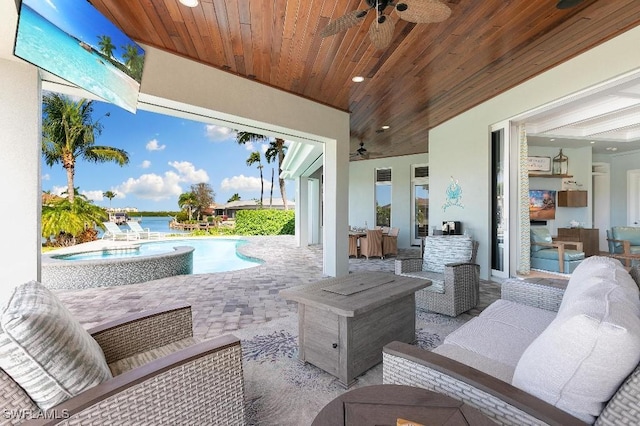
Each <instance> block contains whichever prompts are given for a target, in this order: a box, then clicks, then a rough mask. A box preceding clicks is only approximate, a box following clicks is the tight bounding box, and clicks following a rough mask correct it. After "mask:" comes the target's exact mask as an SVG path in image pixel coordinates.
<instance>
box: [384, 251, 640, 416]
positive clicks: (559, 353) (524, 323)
mask: <svg viewBox="0 0 640 426" xmlns="http://www.w3.org/2000/svg"><path fill="white" fill-rule="evenodd" d="M638 275H639V274H638V270H637V269H632V271H631V274H629V273H627V272H626V271H625V270H624V268H623V267H622V265H621V264H620V262H619V261H617V260H615V259H611V258H607V257H599V256H593V257H590V258H588V259H586V260H585V261H584V262H582V263H581V265H580V266H579V267H578V268H577V269H576V270H575V271H574V274H573V275H572V277H571V279H570V281H569V283H568V285H567V286H566V289H565V286H563V285H549V284H542V283H533V282H527V281H524V280H517V279H510V280H507V281H505V282H504V283H503V285H502V298H501V299H500V300H498V301H496V302H494V303H493V304H491V305H490V306H489V307H488V308H487V309H485V311H483V313H482V314H481V315H480V316H479V317H477V318H474V319H473V320H471V321H469V322H468V323H466V324H465V325H464V326H462V327H461V328H459V329H458V330H456V331H455V332H453V333H451V334H450V335H449V336H447V338H446V339H445V341H444V344H443V345H441V346H439V347H438V348H436V349H435V350H434V351H433V352H428V351H425V350H422V349H420V348H417V347H415V346H411V345H407V344H404V343H400V342H393V343H391V344H389V345H387V346H385V348H384V349H383V382H384V383H390V384H404V385H410V386H417V387H422V388H426V389H430V390H434V391H437V392H441V393H444V394H447V395H449V396H452V397H454V398H456V399H459V400H461V401H463V402H466V403H468V404H470V405H472V406H474V407H476V408H478V409H480V410H481V411H482V412H483V413H485V414H486V415H488V416H489V417H491V418H492V419H493V420H494V421H495V422H497V423H498V424H503V425H578V424H582V425H584V424H591V423H595V424H597V425H620V424H629V425H631V424H634V425H635V424H640V410H639V409H638V407H639V406H640V365H639V364H638V362H639V361H640V299H639V296H638V294H639V293H638V287H637V285H640V284H638V283H640V279H638ZM630 276H631V277H630ZM631 278H633V279H631ZM634 281H635V282H634ZM603 294H604V296H603Z"/></svg>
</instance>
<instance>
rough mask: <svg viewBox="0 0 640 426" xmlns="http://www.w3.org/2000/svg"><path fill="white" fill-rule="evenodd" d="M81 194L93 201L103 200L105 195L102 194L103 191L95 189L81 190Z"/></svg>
mask: <svg viewBox="0 0 640 426" xmlns="http://www.w3.org/2000/svg"><path fill="white" fill-rule="evenodd" d="M80 194H82V195H84V196H85V197H87V198H88V199H89V200H91V201H102V200H104V197H103V195H102V191H99V190H94V191H80Z"/></svg>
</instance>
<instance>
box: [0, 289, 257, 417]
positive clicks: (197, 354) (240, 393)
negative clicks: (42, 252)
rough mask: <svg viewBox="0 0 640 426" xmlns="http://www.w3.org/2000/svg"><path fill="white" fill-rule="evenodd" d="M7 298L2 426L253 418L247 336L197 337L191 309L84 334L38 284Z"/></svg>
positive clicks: (1, 320) (0, 344)
mask: <svg viewBox="0 0 640 426" xmlns="http://www.w3.org/2000/svg"><path fill="white" fill-rule="evenodd" d="M2 296H5V295H4V294H3V295H2ZM5 297H6V296H5ZM0 302H1V303H0V306H1V307H2V309H1V310H0V325H1V327H2V329H1V330H0V389H2V392H0V407H2V409H3V410H4V413H3V416H2V417H1V418H0V424H2V425H9V424H11V425H14V424H23V425H52V424H64V425H69V424H73V425H85V424H86V425H100V424H105V425H114V424H117V425H177V424H199V425H200V424H202V425H243V424H244V422H245V414H244V410H245V409H244V379H243V374H242V351H241V347H240V341H239V339H238V338H236V337H235V336H233V335H225V336H221V337H218V338H214V339H211V340H206V341H199V340H198V339H195V338H194V337H193V328H192V316H191V308H190V306H189V305H184V304H176V305H172V306H168V307H165V308H160V309H154V310H150V311H147V312H141V313H136V314H132V315H131V316H129V317H127V318H123V319H119V320H116V321H112V322H109V323H107V324H104V325H101V326H97V327H94V328H92V329H90V330H88V331H85V330H84V328H83V327H82V325H81V324H80V323H79V322H77V320H75V319H74V318H73V317H72V316H71V313H70V312H69V311H68V310H67V309H66V308H65V307H64V306H63V305H62V303H61V302H60V301H59V300H58V299H57V297H55V295H54V294H53V293H51V291H50V290H49V289H47V288H46V287H44V286H42V285H41V284H39V283H37V282H35V281H33V282H29V283H26V284H23V285H20V286H18V287H16V288H15V289H14V291H13V294H11V295H10V296H9V297H8V300H4V301H0Z"/></svg>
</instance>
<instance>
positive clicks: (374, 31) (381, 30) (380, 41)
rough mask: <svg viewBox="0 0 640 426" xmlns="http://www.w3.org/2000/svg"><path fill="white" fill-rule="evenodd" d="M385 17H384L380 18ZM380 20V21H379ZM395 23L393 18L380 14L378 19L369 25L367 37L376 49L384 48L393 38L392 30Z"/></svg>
mask: <svg viewBox="0 0 640 426" xmlns="http://www.w3.org/2000/svg"><path fill="white" fill-rule="evenodd" d="M382 18H385V19H382ZM380 21H382V22H380ZM395 27H396V24H395V23H394V22H393V19H387V17H386V16H384V15H382V16H381V17H380V18H378V20H376V21H373V22H372V23H371V26H370V27H369V39H370V40H371V44H373V46H374V47H375V48H376V49H385V48H386V47H388V46H389V45H390V44H391V40H393V30H394V29H395Z"/></svg>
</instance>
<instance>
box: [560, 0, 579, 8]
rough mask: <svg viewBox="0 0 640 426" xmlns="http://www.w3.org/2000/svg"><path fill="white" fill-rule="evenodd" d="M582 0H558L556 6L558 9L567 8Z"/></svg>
mask: <svg viewBox="0 0 640 426" xmlns="http://www.w3.org/2000/svg"><path fill="white" fill-rule="evenodd" d="M582 1H583V0H559V1H558V4H556V7H557V8H558V9H569V8H572V7H575V6H577V5H579V4H580V3H582Z"/></svg>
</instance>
